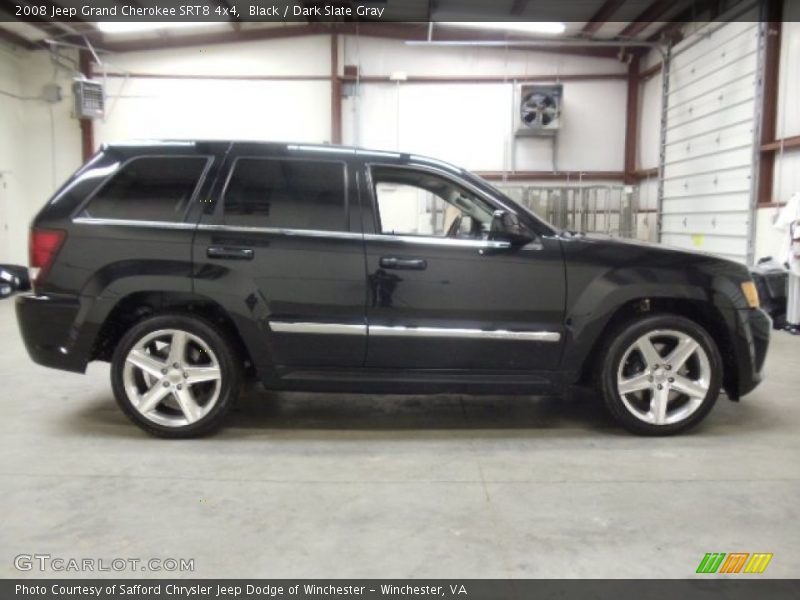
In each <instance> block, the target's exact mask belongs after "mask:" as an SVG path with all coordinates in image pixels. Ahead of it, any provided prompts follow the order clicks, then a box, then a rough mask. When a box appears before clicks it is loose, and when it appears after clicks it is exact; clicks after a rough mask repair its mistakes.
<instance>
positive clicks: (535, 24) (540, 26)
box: [436, 21, 567, 35]
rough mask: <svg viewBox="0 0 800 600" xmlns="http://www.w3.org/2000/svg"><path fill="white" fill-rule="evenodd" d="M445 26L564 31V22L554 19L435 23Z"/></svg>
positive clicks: (526, 30)
mask: <svg viewBox="0 0 800 600" xmlns="http://www.w3.org/2000/svg"><path fill="white" fill-rule="evenodd" d="M436 25H444V26H447V27H469V28H474V29H504V30H506V31H514V32H518V33H545V34H549V35H559V34H562V33H564V31H566V29H567V28H566V26H565V25H564V23H559V22H556V21H497V22H486V23H483V22H478V21H451V22H446V23H436Z"/></svg>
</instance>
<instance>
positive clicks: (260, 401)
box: [67, 387, 777, 440]
mask: <svg viewBox="0 0 800 600" xmlns="http://www.w3.org/2000/svg"><path fill="white" fill-rule="evenodd" d="M726 405H730V406H726ZM757 409H758V407H757V406H754V405H752V404H750V405H748V404H747V403H742V404H738V405H736V404H733V403H731V402H729V401H728V399H727V398H726V397H725V396H722V397H720V399H719V400H718V405H717V406H716V407H715V409H714V411H712V413H711V415H710V417H709V418H708V419H707V420H706V421H705V422H704V423H701V424H700V425H699V426H698V427H696V428H694V429H693V430H692V433H698V434H702V435H732V434H737V435H738V434H740V433H742V432H747V431H753V430H761V429H765V428H773V427H774V426H776V423H777V422H776V421H775V420H774V419H772V418H770V416H769V415H764V414H763V412H762V413H759V412H758V410H757ZM742 412H745V413H748V414H742ZM750 413H753V414H750ZM71 414H72V416H74V418H71V419H70V420H69V423H68V424H67V425H68V427H69V429H70V430H71V431H73V432H75V433H77V434H87V433H92V434H94V435H97V434H100V435H111V436H114V437H117V436H123V437H131V436H141V435H142V434H141V433H140V431H139V429H138V428H137V427H135V425H133V424H132V423H131V422H130V421H129V420H128V419H127V418H126V417H125V416H124V415H123V414H122V412H121V411H120V410H119V409H118V407H117V405H116V403H115V402H114V400H113V399H112V398H110V397H108V396H107V395H105V394H103V395H102V396H98V397H97V398H96V399H94V400H92V401H91V402H89V403H86V404H84V405H83V406H82V408H81V409H80V410H77V411H75V412H74V413H71ZM443 431H445V432H447V435H448V436H450V437H459V436H461V435H462V434H463V436H464V437H474V436H475V435H480V432H483V433H485V434H486V435H487V436H495V435H497V434H498V432H500V433H501V434H502V435H503V436H506V437H508V436H514V435H516V434H519V435H520V436H525V437H528V436H530V435H531V432H532V431H534V432H536V434H537V435H545V434H546V435H548V436H549V437H567V438H573V437H581V436H585V435H586V434H587V433H592V432H595V433H601V432H602V435H612V436H629V435H630V434H628V433H627V432H626V431H625V430H624V429H622V428H621V427H619V426H617V425H616V424H615V423H613V421H612V420H611V417H610V416H609V415H608V413H607V412H606V410H605V407H604V406H603V402H602V400H601V399H600V398H599V397H598V396H597V395H596V394H595V393H594V392H592V391H591V390H584V389H575V390H571V391H570V392H569V393H567V394H566V395H564V396H471V395H462V394H435V395H375V394H327V393H313V394H309V393H283V392H281V393H276V392H268V391H263V390H260V389H259V388H257V387H255V388H252V389H249V390H247V391H246V392H245V393H243V394H242V396H241V398H240V400H239V402H238V403H237V404H236V406H235V407H234V408H233V409H232V410H231V412H230V413H229V415H228V417H227V419H226V421H225V424H224V426H223V428H222V430H221V431H220V433H219V434H217V435H216V436H215V437H216V438H218V439H236V438H243V437H247V438H252V437H254V436H263V437H270V436H275V435H276V434H277V435H280V436H281V438H284V439H286V438H292V439H315V440H320V439H341V438H342V437H343V436H346V435H348V434H350V435H356V436H358V437H361V438H372V439H375V438H380V437H384V438H392V439H402V438H403V437H407V438H409V439H411V438H413V439H420V438H425V437H430V438H435V437H440V436H441V435H442V432H443Z"/></svg>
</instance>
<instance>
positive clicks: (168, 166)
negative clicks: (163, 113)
mask: <svg viewBox="0 0 800 600" xmlns="http://www.w3.org/2000/svg"><path fill="white" fill-rule="evenodd" d="M208 162H209V158H208V157H199V156H146V157H141V158H135V159H133V160H131V161H129V162H127V163H125V164H124V165H123V166H122V168H121V169H120V170H119V171H117V172H116V173H115V174H114V175H112V176H111V178H110V179H109V180H108V181H106V182H105V183H104V184H103V185H102V187H100V189H99V190H98V191H97V192H96V193H95V194H94V195H93V196H92V198H91V200H90V201H89V203H88V204H87V205H86V206H85V207H84V209H83V211H82V212H81V214H80V216H81V217H88V218H95V219H125V220H134V221H182V220H183V215H184V214H185V212H186V208H187V207H188V205H189V202H190V200H191V199H192V196H193V195H194V192H195V190H196V189H197V186H198V184H199V182H200V178H201V177H202V175H203V172H204V171H205V168H206V166H207V165H208Z"/></svg>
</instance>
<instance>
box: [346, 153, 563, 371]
mask: <svg viewBox="0 0 800 600" xmlns="http://www.w3.org/2000/svg"><path fill="white" fill-rule="evenodd" d="M361 180H362V182H363V184H362V188H361V194H362V206H364V207H365V208H367V207H371V210H366V211H365V222H366V223H365V230H368V229H369V228H372V229H374V233H368V234H367V235H365V241H366V250H367V280H368V287H369V296H368V301H367V320H368V324H369V341H368V349H367V361H366V365H367V367H377V368H395V367H399V368H407V369H469V370H492V371H497V370H503V371H517V370H530V371H535V370H551V369H555V368H557V365H558V363H559V358H560V349H561V339H562V337H563V327H562V317H563V310H564V293H565V281H564V266H563V260H562V257H561V249H560V244H559V242H558V240H556V239H552V238H548V237H537V239H536V240H535V241H534V242H532V243H530V244H527V245H526V246H524V247H519V248H514V247H511V246H510V245H509V244H507V243H502V242H497V241H491V240H489V239H488V238H489V231H490V225H491V221H492V216H493V213H494V211H495V210H497V209H500V208H508V207H506V206H501V205H499V203H498V200H497V199H493V198H492V197H491V196H489V195H488V194H487V193H485V192H483V191H481V190H480V189H478V188H477V187H475V186H472V185H471V184H470V183H469V182H468V181H465V180H463V179H461V178H459V177H458V176H456V175H453V174H450V173H446V172H444V171H440V170H439V169H434V168H428V167H405V166H403V167H398V166H383V165H371V166H368V167H367V169H366V172H365V177H362V178H361Z"/></svg>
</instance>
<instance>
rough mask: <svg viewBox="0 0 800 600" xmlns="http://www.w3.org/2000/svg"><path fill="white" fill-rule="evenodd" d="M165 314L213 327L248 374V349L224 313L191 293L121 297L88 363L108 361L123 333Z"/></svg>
mask: <svg viewBox="0 0 800 600" xmlns="http://www.w3.org/2000/svg"><path fill="white" fill-rule="evenodd" d="M165 313H178V314H185V315H189V316H198V317H201V318H204V319H206V320H208V321H210V322H212V323H213V324H215V325H217V326H218V327H219V328H220V329H221V330H222V331H223V333H225V334H226V336H227V337H228V339H229V340H230V342H231V344H232V346H233V349H234V352H235V353H236V354H237V356H238V357H239V358H240V360H241V361H242V365H243V366H244V369H245V372H246V373H247V374H252V372H253V369H254V363H253V359H252V354H251V349H250V348H249V347H248V345H247V344H246V343H245V340H244V337H243V336H242V333H241V331H240V329H239V327H238V326H237V325H236V323H235V322H234V320H233V319H232V318H231V316H230V314H229V313H228V311H227V310H225V308H224V307H223V306H222V305H220V304H219V303H218V302H215V301H214V300H212V299H211V298H207V297H205V296H202V295H199V294H195V293H191V292H175V291H141V292H133V293H131V294H128V295H126V296H124V297H122V298H121V299H120V300H119V301H118V302H117V303H116V304H115V305H114V306H113V308H111V310H110V311H109V312H108V315H107V316H106V317H105V318H104V319H103V320H102V325H101V326H100V329H99V331H98V333H97V336H96V337H95V340H94V343H93V345H92V349H91V354H90V360H101V361H106V362H108V361H110V360H111V356H112V354H113V352H114V348H115V347H116V345H117V343H118V342H119V341H120V339H121V338H122V336H123V335H125V332H126V331H128V330H129V329H130V328H131V327H132V326H134V325H135V324H136V323H138V322H140V321H141V320H142V319H145V318H148V317H151V316H156V315H159V314H165Z"/></svg>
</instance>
